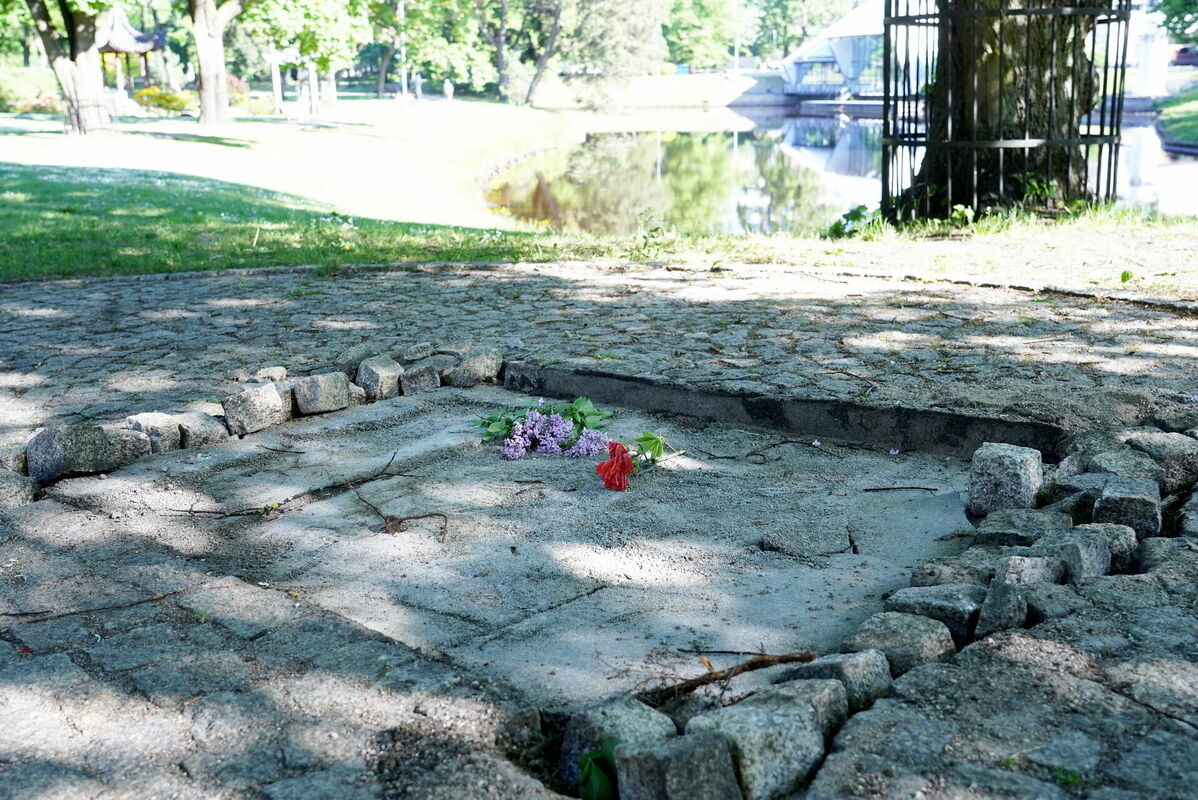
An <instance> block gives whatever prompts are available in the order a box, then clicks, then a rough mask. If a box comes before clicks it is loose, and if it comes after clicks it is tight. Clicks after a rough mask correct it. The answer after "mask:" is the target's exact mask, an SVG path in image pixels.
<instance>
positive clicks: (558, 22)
mask: <svg viewBox="0 0 1198 800" xmlns="http://www.w3.org/2000/svg"><path fill="white" fill-rule="evenodd" d="M565 5H566V4H565V2H564V0H558V3H557V5H556V6H554V8H553V27H552V28H550V30H549V37H548V38H547V39H546V40H545V47H544V49H543V50H542V51H541V55H540V57H539V58H537V68H536V71H535V72H533V75H532V80H531V81H529V83H528V92H527V93H526V94H525V95H524V105H526V106H531V105H532V101H533V97H535V96H536V93H537V87H538V86H540V85H541V78H542V77H543V76H544V75H545V68H546V67H548V66H549V59H551V58H553V57H554V56H555V55H557V40H558V36H560V35H561V32H562V10H563V9H564V7H565Z"/></svg>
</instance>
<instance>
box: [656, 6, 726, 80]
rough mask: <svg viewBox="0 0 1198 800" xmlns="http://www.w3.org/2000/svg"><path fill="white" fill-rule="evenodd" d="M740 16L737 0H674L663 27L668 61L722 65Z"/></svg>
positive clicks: (705, 65) (695, 65)
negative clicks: (668, 55) (667, 49)
mask: <svg viewBox="0 0 1198 800" xmlns="http://www.w3.org/2000/svg"><path fill="white" fill-rule="evenodd" d="M740 18H741V13H740V0H674V2H673V5H672V6H671V8H670V16H669V20H668V21H667V23H666V25H665V28H664V30H663V34H664V36H665V40H666V47H667V48H669V53H670V60H671V61H674V62H675V63H678V64H690V65H691V66H692V67H700V68H705V67H722V66H724V65H725V64H727V63H728V51H729V49H730V47H731V44H732V38H733V36H734V35H735V33H736V26H737V24H738V23H739V20H740Z"/></svg>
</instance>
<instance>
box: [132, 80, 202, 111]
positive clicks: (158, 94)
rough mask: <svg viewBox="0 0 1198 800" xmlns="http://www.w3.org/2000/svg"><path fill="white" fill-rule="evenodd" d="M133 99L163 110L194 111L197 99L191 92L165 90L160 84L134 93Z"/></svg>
mask: <svg viewBox="0 0 1198 800" xmlns="http://www.w3.org/2000/svg"><path fill="white" fill-rule="evenodd" d="M133 99H134V100H135V101H137V104H138V105H140V106H142V107H144V108H156V109H160V110H162V111H174V112H176V113H178V112H181V111H193V110H195V108H196V101H195V98H193V97H192V96H191V95H190V94H182V93H180V94H175V93H174V92H164V91H162V87H160V86H147V87H146V88H144V89H138V90H137V91H136V92H134V93H133Z"/></svg>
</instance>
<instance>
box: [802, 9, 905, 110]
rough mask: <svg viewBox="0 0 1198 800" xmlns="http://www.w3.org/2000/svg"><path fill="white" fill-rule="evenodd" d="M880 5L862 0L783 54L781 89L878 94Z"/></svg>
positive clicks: (819, 94) (832, 94)
mask: <svg viewBox="0 0 1198 800" xmlns="http://www.w3.org/2000/svg"><path fill="white" fill-rule="evenodd" d="M883 7H884V3H883V0H863V2H861V3H859V4H858V5H857V7H856V8H854V9H853V10H852V11H850V12H849V13H848V14H846V15H845V16H844V17H842V18H841V19H840V20H839V21H837V22H835V23H833V24H832V25H830V26H828V27H827V28H826V29H824V30H823V31H822V32H821V33H820V34H819V35H818V36H816V37H815V38H813V39H811V40H810V41H808V42H807V43H806V44H804V45H803V46H802V47H800V48H799V49H798V50H796V51H795V52H794V53H792V54H790V55H788V56H787V57H786V58H785V59H783V61H782V75H783V77H784V78H785V80H786V92H787V94H795V95H805V96H808V97H835V96H837V95H841V94H846V93H847V94H849V95H852V96H854V97H860V96H862V95H871V94H881V93H882V13H883Z"/></svg>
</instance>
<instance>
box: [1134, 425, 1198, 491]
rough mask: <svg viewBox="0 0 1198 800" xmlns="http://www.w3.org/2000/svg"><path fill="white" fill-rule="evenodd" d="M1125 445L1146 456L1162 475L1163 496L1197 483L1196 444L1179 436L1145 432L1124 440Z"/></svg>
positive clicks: (1196, 442)
mask: <svg viewBox="0 0 1198 800" xmlns="http://www.w3.org/2000/svg"><path fill="white" fill-rule="evenodd" d="M1127 444H1129V445H1131V446H1132V447H1134V448H1135V449H1137V450H1140V451H1142V452H1143V453H1145V454H1147V455H1148V456H1150V457H1151V458H1152V459H1153V460H1154V461H1156V463H1158V464H1160V466H1161V467H1162V469H1164V471H1165V475H1164V480H1163V481H1162V482H1161V486H1162V488H1163V489H1164V491H1165V494H1173V493H1174V492H1180V491H1184V490H1186V489H1189V488H1190V487H1191V486H1193V485H1194V483H1195V481H1198V441H1195V440H1194V439H1191V438H1190V437H1189V436H1186V435H1185V434H1182V433H1161V432H1146V433H1135V434H1133V435H1131V436H1129V437H1127Z"/></svg>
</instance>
